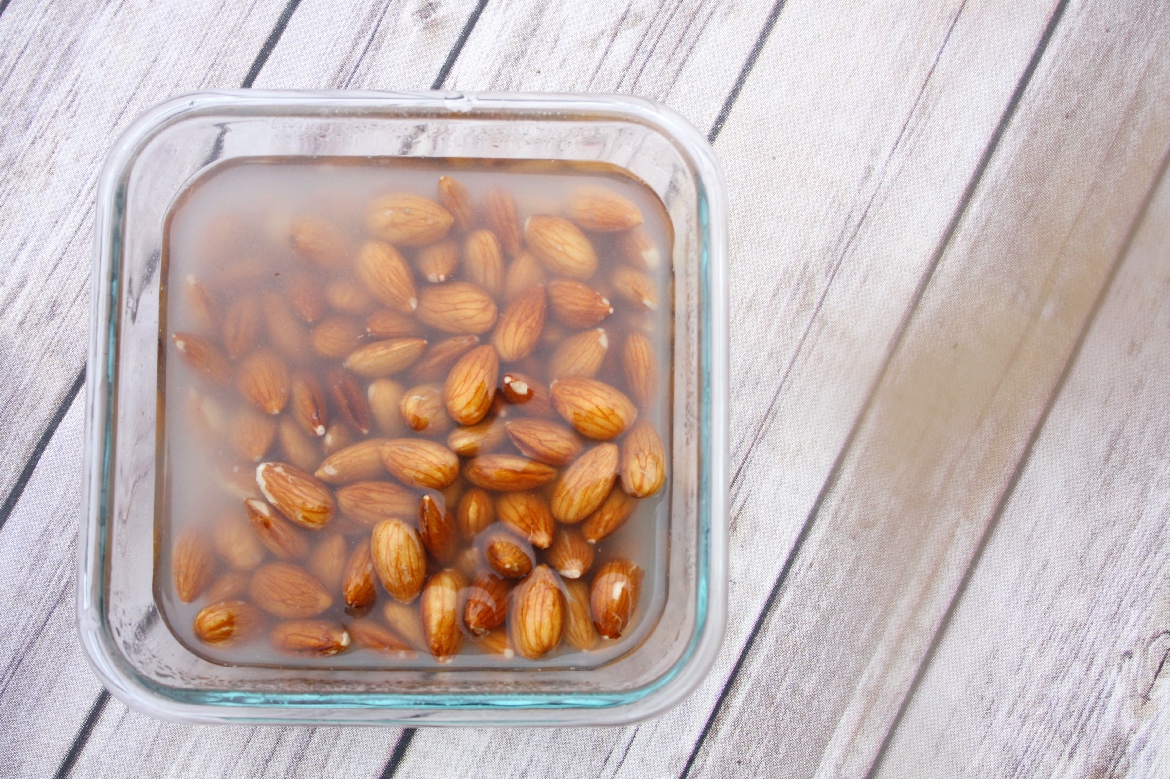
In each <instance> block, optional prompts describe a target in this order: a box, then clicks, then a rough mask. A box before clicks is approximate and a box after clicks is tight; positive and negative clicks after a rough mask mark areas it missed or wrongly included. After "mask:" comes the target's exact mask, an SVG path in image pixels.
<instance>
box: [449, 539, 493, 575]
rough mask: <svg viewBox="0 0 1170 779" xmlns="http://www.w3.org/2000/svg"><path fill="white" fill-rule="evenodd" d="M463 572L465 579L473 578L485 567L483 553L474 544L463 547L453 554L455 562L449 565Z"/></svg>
mask: <svg viewBox="0 0 1170 779" xmlns="http://www.w3.org/2000/svg"><path fill="white" fill-rule="evenodd" d="M451 567H452V568H455V569H457V570H458V571H459V573H461V574H463V575H464V577H466V578H467V579H474V578H475V577H476V575H477V574H478V573H479V572H480V571H482V570H484V569H485V568H486V567H487V562H486V561H485V560H484V559H483V553H482V552H481V551H480V550H479V549H477V548H476V547H474V546H468V547H464V548H463V550H462V551H460V552H459V554H457V555H455V562H454V564H453V565H452V566H451Z"/></svg>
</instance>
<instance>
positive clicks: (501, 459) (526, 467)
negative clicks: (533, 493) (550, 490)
mask: <svg viewBox="0 0 1170 779" xmlns="http://www.w3.org/2000/svg"><path fill="white" fill-rule="evenodd" d="M464 475H465V476H467V480H468V481H469V482H471V483H472V484H474V485H475V486H476V487H483V488H484V489H485V490H495V491H497V492H514V491H517V490H530V489H533V488H534V487H539V486H541V485H543V484H548V483H549V482H550V481H552V480H553V479H555V478H556V475H557V471H556V469H555V468H551V467H549V466H547V465H545V464H544V463H538V462H536V461H535V460H530V459H528V458H527V457H520V456H518V455H514V454H481V455H479V456H478V457H473V458H472V459H471V460H470V461H468V463H467V466H466V467H465V468H464Z"/></svg>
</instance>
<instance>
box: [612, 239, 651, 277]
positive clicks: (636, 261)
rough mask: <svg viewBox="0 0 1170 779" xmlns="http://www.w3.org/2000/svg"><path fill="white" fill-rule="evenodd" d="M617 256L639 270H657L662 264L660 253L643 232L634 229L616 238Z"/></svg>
mask: <svg viewBox="0 0 1170 779" xmlns="http://www.w3.org/2000/svg"><path fill="white" fill-rule="evenodd" d="M615 245H616V247H617V250H618V255H619V256H620V257H621V258H622V259H623V260H625V261H626V262H627V263H629V264H630V265H632V266H633V267H635V268H638V269H640V270H649V271H653V270H657V269H658V266H659V265H661V264H662V252H661V251H660V250H659V249H658V246H657V244H655V243H654V239H653V238H651V237H650V234H649V233H648V232H646V231H645V230H641V229H634V230H630V231H629V232H625V233H621V234H619V235H618V236H617V240H616V241H615Z"/></svg>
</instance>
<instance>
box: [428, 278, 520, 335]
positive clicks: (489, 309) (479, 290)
mask: <svg viewBox="0 0 1170 779" xmlns="http://www.w3.org/2000/svg"><path fill="white" fill-rule="evenodd" d="M498 314H499V311H498V310H497V309H496V302H495V301H494V300H493V299H492V296H491V295H489V294H488V292H487V290H485V289H484V288H483V287H481V286H479V285H478V284H472V283H471V282H468V281H448V282H446V283H445V284H433V285H431V286H427V287H423V289H422V291H421V292H420V293H419V298H418V310H417V311H416V312H415V315H416V316H417V317H418V321H420V322H422V323H423V324H424V325H426V326H428V327H434V328H436V329H439V330H442V331H443V332H445V333H455V334H459V335H479V334H481V333H486V332H487V331H488V330H491V329H492V326H493V325H495V323H496V317H497V315H498Z"/></svg>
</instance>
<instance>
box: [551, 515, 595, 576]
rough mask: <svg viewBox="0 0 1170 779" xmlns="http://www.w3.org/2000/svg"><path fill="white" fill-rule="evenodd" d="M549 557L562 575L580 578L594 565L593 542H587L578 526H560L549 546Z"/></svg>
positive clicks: (552, 564)
mask: <svg viewBox="0 0 1170 779" xmlns="http://www.w3.org/2000/svg"><path fill="white" fill-rule="evenodd" d="M547 559H548V562H549V565H551V566H552V567H553V568H555V569H556V572H557V573H559V574H560V575H561V576H563V577H565V578H566V579H579V578H581V577H582V576H584V575H585V573H586V572H588V570H589V568H590V566H592V565H593V544H590V543H587V542H586V541H585V538H584V536H582V535H581V531H580V530H578V529H577V528H575V527H560V528H557V532H556V535H555V536H553V542H552V546H550V547H549V548H548V558H547Z"/></svg>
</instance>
